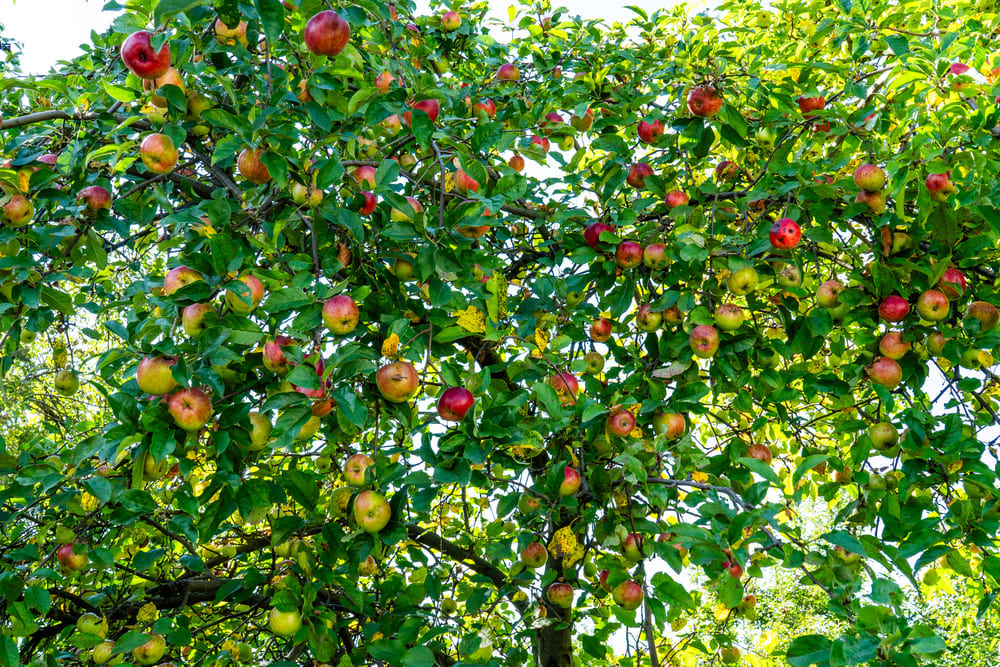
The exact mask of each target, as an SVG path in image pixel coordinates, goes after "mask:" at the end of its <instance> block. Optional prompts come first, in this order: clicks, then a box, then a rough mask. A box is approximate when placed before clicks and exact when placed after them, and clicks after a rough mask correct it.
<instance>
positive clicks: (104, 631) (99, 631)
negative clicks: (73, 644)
mask: <svg viewBox="0 0 1000 667" xmlns="http://www.w3.org/2000/svg"><path fill="white" fill-rule="evenodd" d="M76 629H77V630H79V631H80V632H83V633H86V634H88V635H96V636H98V637H100V638H101V639H104V638H105V637H107V636H108V619H107V618H105V617H104V616H98V615H97V614H93V613H90V612H87V613H86V614H83V615H81V616H80V618H78V619H76Z"/></svg>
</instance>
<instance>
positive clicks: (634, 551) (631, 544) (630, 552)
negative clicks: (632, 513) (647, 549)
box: [622, 533, 642, 563]
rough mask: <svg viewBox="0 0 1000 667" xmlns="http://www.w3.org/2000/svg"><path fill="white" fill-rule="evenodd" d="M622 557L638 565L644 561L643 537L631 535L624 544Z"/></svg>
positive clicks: (636, 534) (635, 534)
mask: <svg viewBox="0 0 1000 667" xmlns="http://www.w3.org/2000/svg"><path fill="white" fill-rule="evenodd" d="M622 555H623V556H625V558H626V560H629V561H631V562H633V563H638V562H639V561H641V560H642V535H639V534H638V533H629V534H628V536H627V537H626V538H625V541H624V542H622Z"/></svg>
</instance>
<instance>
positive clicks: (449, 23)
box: [441, 11, 462, 32]
mask: <svg viewBox="0 0 1000 667" xmlns="http://www.w3.org/2000/svg"><path fill="white" fill-rule="evenodd" d="M460 27H462V17H461V15H459V13H458V12H456V11H448V12H445V13H444V14H443V15H442V16H441V29H442V30H444V31H445V32H455V31H456V30H458V29H459V28H460Z"/></svg>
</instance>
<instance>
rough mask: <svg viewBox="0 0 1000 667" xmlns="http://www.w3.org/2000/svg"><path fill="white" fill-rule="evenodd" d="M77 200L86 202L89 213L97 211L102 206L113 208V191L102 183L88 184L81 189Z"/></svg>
mask: <svg viewBox="0 0 1000 667" xmlns="http://www.w3.org/2000/svg"><path fill="white" fill-rule="evenodd" d="M76 200H77V201H82V202H83V203H84V205H85V206H86V207H87V212H88V213H97V212H98V211H100V210H101V209H102V208H103V209H110V208H111V193H110V192H108V191H107V190H106V189H105V188H103V187H101V186H100V185H88V186H87V187H85V188H84V189H82V190H80V192H79V194H77V196H76Z"/></svg>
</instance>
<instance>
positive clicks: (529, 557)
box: [521, 542, 549, 569]
mask: <svg viewBox="0 0 1000 667" xmlns="http://www.w3.org/2000/svg"><path fill="white" fill-rule="evenodd" d="M548 559H549V552H548V551H547V550H546V549H545V547H544V546H543V545H542V543H541V542H532V543H531V544H529V545H528V546H526V547H525V548H524V549H522V550H521V562H522V563H524V564H525V566H527V567H530V568H532V569H534V568H537V567H541V566H542V565H545V562H546V561H547V560H548Z"/></svg>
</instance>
